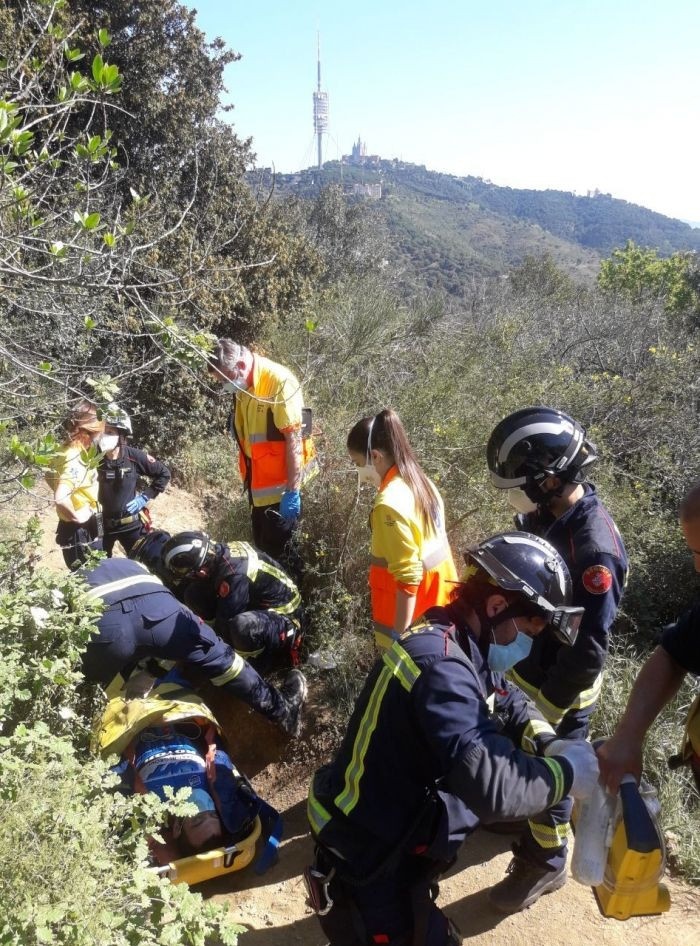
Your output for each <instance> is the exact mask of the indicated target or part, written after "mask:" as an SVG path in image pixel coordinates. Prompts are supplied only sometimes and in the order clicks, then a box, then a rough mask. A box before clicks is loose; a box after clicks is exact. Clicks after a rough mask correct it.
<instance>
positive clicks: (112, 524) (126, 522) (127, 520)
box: [105, 513, 140, 529]
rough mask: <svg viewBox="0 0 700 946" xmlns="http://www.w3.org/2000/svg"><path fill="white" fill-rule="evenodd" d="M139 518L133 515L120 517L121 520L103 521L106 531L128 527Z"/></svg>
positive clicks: (137, 515)
mask: <svg viewBox="0 0 700 946" xmlns="http://www.w3.org/2000/svg"><path fill="white" fill-rule="evenodd" d="M139 519H140V516H139V514H138V513H135V514H134V515H133V516H122V518H121V519H105V526H106V527H107V528H108V529H116V527H117V526H130V525H133V524H135V523H136V522H138V521H139Z"/></svg>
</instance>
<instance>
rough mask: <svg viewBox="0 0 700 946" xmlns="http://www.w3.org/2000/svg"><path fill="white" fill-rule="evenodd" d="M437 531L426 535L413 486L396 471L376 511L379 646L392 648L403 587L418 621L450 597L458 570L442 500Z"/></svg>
mask: <svg viewBox="0 0 700 946" xmlns="http://www.w3.org/2000/svg"><path fill="white" fill-rule="evenodd" d="M433 488H434V489H435V494H436V496H437V498H438V502H439V506H440V517H439V522H438V523H437V529H436V531H433V530H429V531H427V532H426V531H425V529H424V526H423V523H422V521H421V518H420V515H419V513H418V511H417V509H416V503H415V500H414V498H413V493H412V492H411V490H410V488H409V486H408V484H407V483H406V482H405V481H404V480H403V479H402V478H401V477H400V476H399V473H398V470H397V468H396V467H395V466H394V467H392V468H391V469H390V470H389V472H388V473H387V475H386V476H385V477H384V480H383V481H382V484H381V486H380V489H379V493H378V494H377V498H376V500H375V503H374V508H373V510H372V516H371V523H372V557H371V563H370V569H369V585H370V589H371V595H372V620H373V623H374V635H375V640H376V643H377V646H378V647H381V648H385V647H389V646H391V642H392V640H395V639H396V638H397V637H398V634H396V632H395V631H394V619H395V616H396V592H397V590H398V589H400V588H401V589H403V590H404V591H406V592H407V593H408V594H414V595H415V598H416V604H415V609H414V612H413V620H414V621H415V620H417V619H418V618H419V617H420V616H421V615H422V614H424V613H425V612H426V611H427V609H428V608H432V607H434V606H436V605H445V604H447V603H448V601H449V599H450V595H451V593H452V590H453V582H456V581H457V570H456V569H455V564H454V561H453V559H452V552H451V551H450V546H449V543H448V541H447V534H446V533H445V524H444V507H443V503H442V498H441V497H440V494H439V493H438V491H437V489H436V488H435V487H433Z"/></svg>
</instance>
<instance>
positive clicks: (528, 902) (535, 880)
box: [489, 846, 566, 913]
mask: <svg viewBox="0 0 700 946" xmlns="http://www.w3.org/2000/svg"><path fill="white" fill-rule="evenodd" d="M513 851H514V853H515V856H514V857H513V860H512V861H511V862H510V864H509V865H508V867H507V869H506V876H505V877H504V878H503V880H501V881H500V882H499V883H497V884H495V886H493V887H492V888H491V889H490V890H489V900H490V902H491V904H492V906H494V907H496V909H497V910H500V911H501V913H518V912H519V911H520V910H526V909H527V908H528V907H531V906H532V904H533V903H534V902H535V901H536V900H539V898H540V897H541V896H542V894H545V893H552V891H554V890H559V888H560V887H563V886H564V884H565V883H566V864H564V865H562V867H561V868H560V870H549V869H548V868H547V867H540V866H539V865H538V864H535V863H533V862H532V861H529V860H526V859H525V858H524V857H521V856H520V854H519V853H518V850H517V846H514V847H513Z"/></svg>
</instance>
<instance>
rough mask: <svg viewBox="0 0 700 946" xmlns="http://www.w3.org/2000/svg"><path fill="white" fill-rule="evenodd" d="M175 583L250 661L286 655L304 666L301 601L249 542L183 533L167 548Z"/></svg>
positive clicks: (165, 557) (167, 562) (292, 586)
mask: <svg viewBox="0 0 700 946" xmlns="http://www.w3.org/2000/svg"><path fill="white" fill-rule="evenodd" d="M162 558H163V564H164V565H165V568H166V569H167V570H168V571H169V572H170V575H171V576H172V579H173V580H174V581H178V580H180V581H188V585H187V588H186V591H185V601H186V603H187V605H188V606H189V607H190V608H192V610H193V611H195V612H196V613H197V614H199V615H200V617H203V618H204V619H205V620H207V621H213V626H214V629H215V630H216V632H217V634H219V636H220V637H223V639H224V640H226V641H228V643H229V644H231V646H232V647H233V648H234V649H235V650H236V652H237V653H238V654H240V655H241V656H242V657H245V658H246V659H252V658H258V657H260V656H261V655H263V654H264V655H265V656H266V657H273V656H278V655H281V654H286V655H288V656H289V657H290V659H291V661H292V663H293V664H294V666H296V665H297V664H298V663H299V649H300V646H301V638H302V624H301V595H300V594H299V591H298V589H297V587H296V585H295V584H294V582H293V581H292V579H291V578H290V577H289V576H288V575H287V574H286V572H284V571H283V570H282V568H281V567H280V566H279V565H278V563H277V562H275V561H274V559H272V558H270V556H269V555H266V554H265V553H264V552H261V551H260V549H256V548H254V547H253V546H252V545H250V544H249V543H248V542H233V543H232V544H231V545H230V546H228V545H224V544H222V543H220V542H212V541H211V539H210V538H209V536H208V535H207V534H206V533H204V532H180V533H178V534H177V535H174V536H173V537H172V538H171V539H170V541H169V542H167V543H166V544H165V545H164V546H163V550H162Z"/></svg>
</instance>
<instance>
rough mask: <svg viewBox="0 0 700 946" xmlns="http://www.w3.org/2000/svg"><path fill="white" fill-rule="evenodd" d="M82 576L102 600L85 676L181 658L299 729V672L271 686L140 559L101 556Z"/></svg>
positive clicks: (107, 677) (96, 678)
mask: <svg viewBox="0 0 700 946" xmlns="http://www.w3.org/2000/svg"><path fill="white" fill-rule="evenodd" d="M79 574H81V575H82V576H83V577H84V578H85V580H86V582H87V584H88V585H89V589H88V591H87V597H88V598H89V599H100V600H101V601H103V602H104V604H105V610H104V612H103V613H102V615H101V616H100V618H99V621H98V623H97V633H95V634H93V636H92V637H91V638H90V640H89V641H88V643H87V646H86V648H85V652H84V654H83V672H84V673H85V676H86V678H87V679H88V680H90V681H93V682H96V683H102V684H107V683H109V682H110V681H111V680H112V679H113V678H114V677H115V676H116V675H117V674H118V673H120V674H122V676H128V674H129V672H130V671H131V670H132V669H133V668H134V667H135V665H136V664H137V663H138V662H139V661H141V660H146V659H148V658H154V659H156V660H160V661H167V662H175V663H181V664H183V665H184V667H185V669H189V670H191V671H194V672H196V673H197V674H199V675H200V676H201V677H204V678H206V679H208V680H209V681H210V682H211V683H213V684H214V686H217V687H223V688H224V689H225V690H226V691H227V692H229V693H231V695H232V696H235V697H236V698H237V699H240V700H243V702H244V703H247V704H248V705H249V706H250V707H251V708H252V709H254V710H256V711H257V712H258V713H261V714H262V715H263V716H265V717H267V719H270V720H272V721H273V722H275V723H277V724H278V725H279V726H280V727H281V728H282V729H283V730H284V731H285V732H287V733H289V734H291V735H294V734H296V732H297V731H298V727H299V722H300V718H301V707H302V704H303V702H304V698H305V696H306V682H305V680H304V677H303V675H302V674H301V673H300V672H299V671H298V670H292V671H291V672H290V674H289V675H288V677H287V679H286V680H285V682H284V684H283V685H282V687H281V688H280V689H277V688H275V687H273V686H271V685H270V684H269V683H267V682H266V681H265V680H263V679H262V677H260V676H259V674H258V673H257V672H256V671H255V670H254V669H253V668H252V667H251V666H250V664H248V663H246V661H245V660H243V658H242V657H241V656H240V655H239V654H236V653H235V652H234V651H233V650H232V649H231V647H230V646H229V645H228V644H226V643H225V642H224V641H222V640H221V638H219V637H217V636H216V634H215V633H214V631H213V630H212V629H211V628H210V627H209V626H208V625H207V624H204V622H203V621H201V620H200V619H199V618H198V617H196V616H195V615H194V614H192V612H191V611H190V610H189V609H188V608H186V607H185V606H184V605H182V604H180V602H179V601H178V600H177V599H176V598H175V597H174V595H173V594H171V592H170V591H168V589H167V588H166V587H165V586H164V585H163V583H162V582H161V581H160V579H159V578H158V577H157V576H156V575H152V574H151V573H150V572H149V571H147V569H146V568H144V566H143V565H141V564H139V563H138V562H133V561H131V560H130V559H124V558H113V559H105V560H103V561H102V562H100V563H99V564H98V565H97V566H96V567H95V568H93V569H91V570H90V571H82V572H80V573H79Z"/></svg>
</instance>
